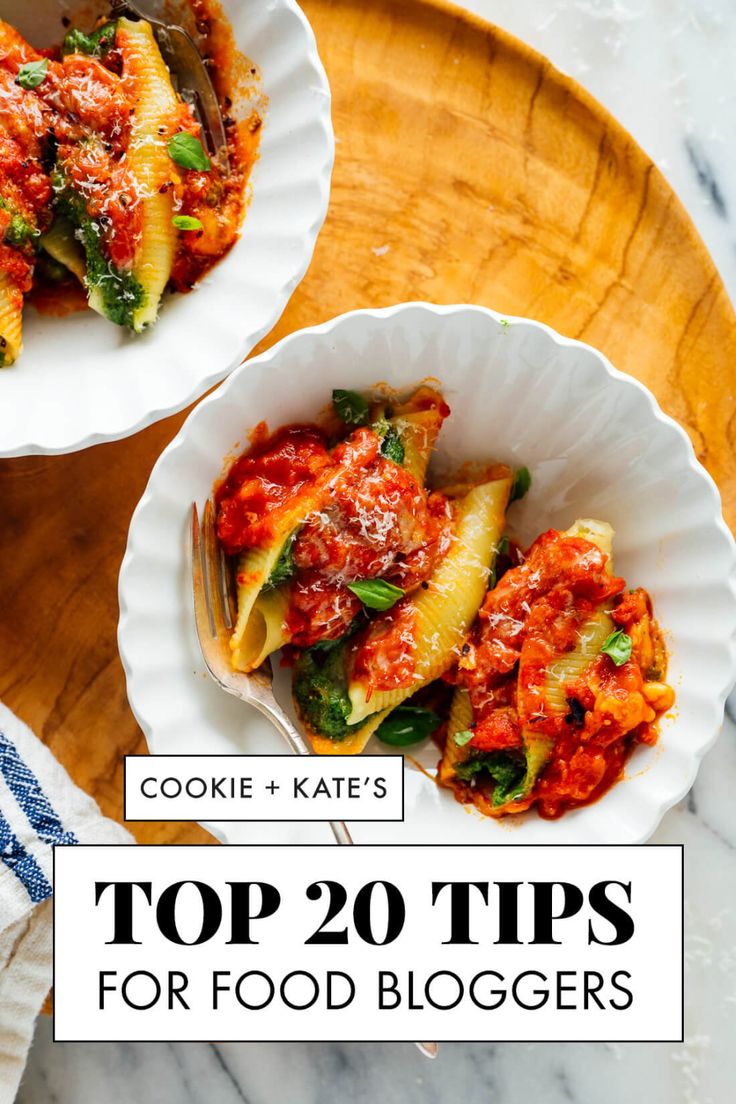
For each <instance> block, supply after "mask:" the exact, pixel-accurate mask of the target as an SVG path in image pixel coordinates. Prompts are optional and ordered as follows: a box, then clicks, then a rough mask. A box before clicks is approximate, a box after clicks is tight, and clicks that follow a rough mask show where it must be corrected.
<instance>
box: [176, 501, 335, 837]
mask: <svg viewBox="0 0 736 1104" xmlns="http://www.w3.org/2000/svg"><path fill="white" fill-rule="evenodd" d="M192 590H193V592H194V619H195V622H196V625H197V636H198V638H199V646H200V648H201V649H202V658H203V659H204V662H205V665H206V667H207V670H208V671H209V673H210V675H211V676H212V678H213V679H214V680H215V682H216V683H217V684H218V686H220V687H221V688H222V689H223V690H225V691H226V692H227V693H228V694H233V695H234V696H235V697H236V698H240V700H241V701H245V702H248V703H249V704H250V705H254V706H255V707H256V709H258V710H259V711H260V712H261V713H263V715H264V716H265V717H268V719H269V721H271V723H272V724H273V725H274V726H275V727H276V728H277V729H278V730H279V732H280V733H281V735H282V736H283V737H284V739H285V740H286V742H287V744H288V745H289V747H290V748H291V750H292V751H293V752H294V753H295V754H296V755H311V754H312V753H311V751H310V749H309V747H308V746H307V743H306V741H305V739H304V737H303V736H302V734H301V732H299V730H298V729H297V728H296V727H295V726H294V725H293V724H292V722H291V719H290V718H289V717H288V716H287V715H286V713H285V712H284V710H283V709H282V708H281V706H280V705H279V703H278V702H277V701H276V698H275V697H274V694H273V671H272V670H271V662H270V660H266V662H265V663H264V664H263V665H262V666H261V667H259V668H258V670H257V671H252V672H251V673H250V674H248V675H246V674H244V673H243V672H241V671H234V670H233V668H232V665H231V663H230V647H229V640H230V635H231V633H232V630H233V625H234V624H235V616H236V607H235V599H234V597H233V594H232V583H231V578H230V572H229V571H228V569H227V565H226V563H225V557H224V555H223V552H222V549H221V547H220V544H219V541H218V540H217V534H216V532H215V507H214V505H213V502H212V500H211V499H209V500H208V502H207V505H206V506H205V508H204V521H203V523H202V526H201V528H200V524H199V515H198V513H197V505H196V503H194V504H193V505H192ZM330 828H331V829H332V833H333V835H334V837H335V839H336V840H337V842H338V843H352V842H353V841H352V838H351V836H350V832H349V831H348V829H347V826H346V825H345V824H344V823H343V822H342V821H330Z"/></svg>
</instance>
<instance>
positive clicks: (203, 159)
mask: <svg viewBox="0 0 736 1104" xmlns="http://www.w3.org/2000/svg"><path fill="white" fill-rule="evenodd" d="M169 157H170V158H171V160H172V161H176V163H177V165H181V167H182V168H183V169H194V170H195V171H196V172H209V171H210V169H211V168H212V162H211V161H210V159H209V157H208V156H207V154H206V153H205V151H204V147H203V146H202V143H201V142H200V140H199V138H195V137H194V135H193V134H190V133H189V131H187V130H181V131H179V133H178V134H175V135H174V136H173V137H172V138H171V139H169Z"/></svg>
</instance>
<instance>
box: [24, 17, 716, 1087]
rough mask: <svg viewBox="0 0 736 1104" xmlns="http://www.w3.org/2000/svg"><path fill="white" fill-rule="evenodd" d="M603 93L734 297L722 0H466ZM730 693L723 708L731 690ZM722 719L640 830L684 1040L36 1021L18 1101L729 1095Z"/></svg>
mask: <svg viewBox="0 0 736 1104" xmlns="http://www.w3.org/2000/svg"><path fill="white" fill-rule="evenodd" d="M467 6H468V7H470V8H472V9H473V10H475V11H478V12H479V13H480V14H482V15H484V16H486V17H487V18H489V19H491V20H492V21H493V22H495V23H498V24H499V25H501V26H502V27H505V28H506V29H508V30H510V31H512V32H513V33H514V34H516V35H518V36H519V37H521V38H523V39H525V40H526V41H527V42H529V43H531V44H532V45H533V46H535V47H536V48H537V49H539V50H540V51H542V52H543V53H545V54H546V55H547V56H548V57H550V58H551V59H552V61H554V62H555V64H557V65H558V66H559V67H560V68H561V69H564V70H565V71H567V72H568V73H570V74H571V75H573V76H574V77H576V78H577V79H578V80H580V81H581V82H582V83H583V84H584V85H586V86H587V88H588V89H589V90H590V91H591V92H592V93H593V94H594V95H595V96H596V97H597V98H598V99H599V100H600V101H601V102H602V103H603V104H605V106H606V107H608V108H609V109H610V110H611V111H612V112H613V113H614V114H615V115H616V116H617V117H618V118H619V119H620V120H621V122H622V123H623V124H624V125H625V126H626V127H627V128H628V129H629V130H630V131H631V133H632V134H633V135H634V137H635V138H637V139H638V141H639V142H640V143H641V145H642V146H643V147H644V148H645V149H646V150H647V152H648V153H649V154H650V155H651V157H652V158H653V159H654V160H655V161H656V162H657V164H658V165H659V166H660V168H661V169H662V170H663V171H664V173H665V175H666V176H667V177H668V178H669V180H670V182H671V184H672V185H673V186H674V188H675V190H676V191H677V192H678V194H679V196H680V197H681V199H682V200H683V202H684V203H685V206H686V207H687V208H688V210H689V211H690V214H691V215H692V217H693V219H694V221H695V223H696V225H697V227H698V229H699V230H700V233H701V235H702V236H703V238H704V240H705V242H706V244H707V245H708V248H709V249H710V251H711V253H712V255H713V257H714V259H715V261H716V263H717V264H718V265H719V267H720V269H721V272H722V273H723V276H724V278H725V281H726V284H727V286H728V288H729V290H730V292H731V295H732V297H734V298H736V219H734V212H736V138H735V137H734V119H736V64H735V59H736V3H734V0H472V2H469V3H468V4H467ZM732 701H733V702H734V708H733V709H732V710H731V712H732V714H733V716H734V719H735V720H736V698H732ZM735 781H736V724H734V723H733V720H732V721H729V722H727V724H726V726H725V730H724V732H723V733H722V735H721V737H720V739H719V740H718V743H717V744H716V746H715V748H714V749H713V750H712V751H711V752H710V754H709V755H708V756H707V758H706V760H705V762H704V764H703V767H702V769H701V771H700V774H699V776H698V780H697V782H696V784H695V787H694V788H693V790H692V792H691V794H690V795H689V797H688V798H687V800H685V801H683V802H682V803H681V804H680V805H679V806H678V807H677V808H675V809H673V810H672V811H671V812H670V813H668V814H667V816H666V817H665V820H664V822H663V824H662V826H661V828H660V830H659V831H658V832H657V834H656V836H655V841H656V842H662V843H665V842H666V843H684V844H685V857H686V897H687V909H686V919H687V925H686V1006H687V1010H686V1042H685V1043H684V1044H683V1045H679V1044H666V1043H659V1044H630V1045H613V1044H602V1043H601V1044H593V1043H589V1044H567V1045H551V1044H550V1045H543V1044H535V1045H528V1044H505V1045H496V1044H475V1045H464V1044H453V1045H447V1046H445V1047H443V1048H442V1053H441V1055H440V1058H439V1059H438V1060H437V1061H436V1062H433V1063H429V1062H427V1060H426V1059H423V1058H422V1057H421V1056H420V1055H419V1053H418V1052H417V1051H415V1050H414V1048H412V1047H411V1046H404V1045H394V1046H389V1045H378V1044H371V1045H365V1046H360V1045H357V1044H350V1045H336V1044H301V1045H297V1044H295V1045H290V1046H288V1047H287V1046H285V1045H276V1044H274V1045H256V1044H225V1045H217V1046H216V1045H206V1044H194V1043H183V1044H173V1045H170V1044H128V1043H123V1044H106V1043H105V1044H103V1043H99V1044H91V1045H84V1044H62V1045H54V1044H53V1043H52V1041H51V1024H50V1022H49V1021H48V1020H47V1019H44V1020H43V1021H42V1022H41V1023H40V1025H39V1028H38V1031H37V1037H36V1042H35V1044H34V1047H33V1051H32V1053H31V1058H30V1062H29V1065H28V1069H27V1071H26V1075H25V1079H24V1083H23V1086H22V1088H21V1092H20V1095H19V1097H18V1101H19V1104H97V1101H98V1100H99V1099H100V1095H101V1093H102V1094H103V1095H104V1097H105V1100H106V1101H107V1104H127V1102H128V1101H130V1100H135V1101H136V1104H174V1102H176V1104H190V1102H191V1104H204V1102H207V1104H237V1102H240V1104H242V1102H243V1101H247V1102H248V1104H274V1102H276V1101H281V1100H288V1101H290V1102H291V1104H317V1102H319V1104H331V1102H332V1101H335V1102H336V1104H337V1102H339V1101H341V1100H349V1101H352V1102H355V1104H369V1102H370V1104H372V1102H373V1101H375V1100H381V1101H382V1102H383V1104H419V1102H422V1104H427V1102H430V1104H431V1102H441V1104H450V1102H451V1101H454V1100H463V1101H464V1102H465V1104H528V1101H530V1100H535V1101H539V1102H540V1104H568V1102H570V1101H580V1102H581V1104H593V1102H595V1104H620V1102H621V1101H622V1100H627V1101H628V1100H636V1101H639V1100H646V1101H648V1104H728V1102H730V1101H731V1100H734V1099H735V1098H736V1089H734V1086H735V1085H736V1046H734V1037H735V1032H736V803H735V802H734V782H735Z"/></svg>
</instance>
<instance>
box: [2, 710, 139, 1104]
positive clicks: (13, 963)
mask: <svg viewBox="0 0 736 1104" xmlns="http://www.w3.org/2000/svg"><path fill="white" fill-rule="evenodd" d="M79 842H82V843H130V842H131V837H130V836H129V834H128V833H127V832H126V831H125V829H124V828H121V827H120V825H119V824H115V823H114V822H113V821H111V820H107V819H106V818H105V817H103V816H102V814H101V813H100V810H99V809H98V807H97V805H96V804H95V802H94V801H93V800H92V798H90V797H88V796H87V795H86V794H85V793H83V792H82V791H81V790H80V789H78V788H77V787H76V786H75V785H74V783H73V782H72V781H71V779H70V778H69V776H68V774H67V773H66V771H65V770H64V769H63V767H61V766H60V764H59V763H57V761H56V760H55V759H54V757H53V755H52V754H51V752H50V751H49V750H48V749H47V748H46V747H44V745H43V744H42V743H41V742H40V740H37V739H36V737H35V736H34V735H33V733H32V732H31V730H30V729H29V728H28V727H27V726H26V725H24V724H22V723H21V722H20V721H19V720H18V718H17V717H15V716H14V715H13V714H12V713H11V712H10V711H9V710H8V709H6V708H5V707H4V706H3V705H0V1104H12V1101H13V1100H14V1099H15V1095H16V1092H17V1090H18V1084H19V1082H20V1078H21V1075H22V1072H23V1068H24V1066H25V1061H26V1056H27V1053H28V1047H29V1046H30V1042H31V1038H32V1036H33V1026H34V1023H35V1021H36V1017H37V1015H38V1012H39V1010H40V1008H41V1005H42V1004H43V1001H44V998H45V997H46V994H47V992H48V990H49V987H50V985H51V894H52V892H53V884H52V882H53V876H52V849H53V848H54V847H55V846H57V845H62V846H69V845H73V844H75V843H79Z"/></svg>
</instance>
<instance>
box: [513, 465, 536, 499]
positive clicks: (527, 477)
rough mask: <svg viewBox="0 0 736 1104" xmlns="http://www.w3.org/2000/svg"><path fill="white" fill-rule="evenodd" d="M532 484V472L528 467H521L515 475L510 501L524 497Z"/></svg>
mask: <svg viewBox="0 0 736 1104" xmlns="http://www.w3.org/2000/svg"><path fill="white" fill-rule="evenodd" d="M531 485H532V474H531V472H530V471H529V469H528V468H519V470H518V471H517V472H516V474H515V475H514V483H513V486H512V488H511V498H510V499H509V502H518V500H519V499H520V498H523V497H524V495H525V494H526V493H527V491H528V490H529V488H530V487H531Z"/></svg>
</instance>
